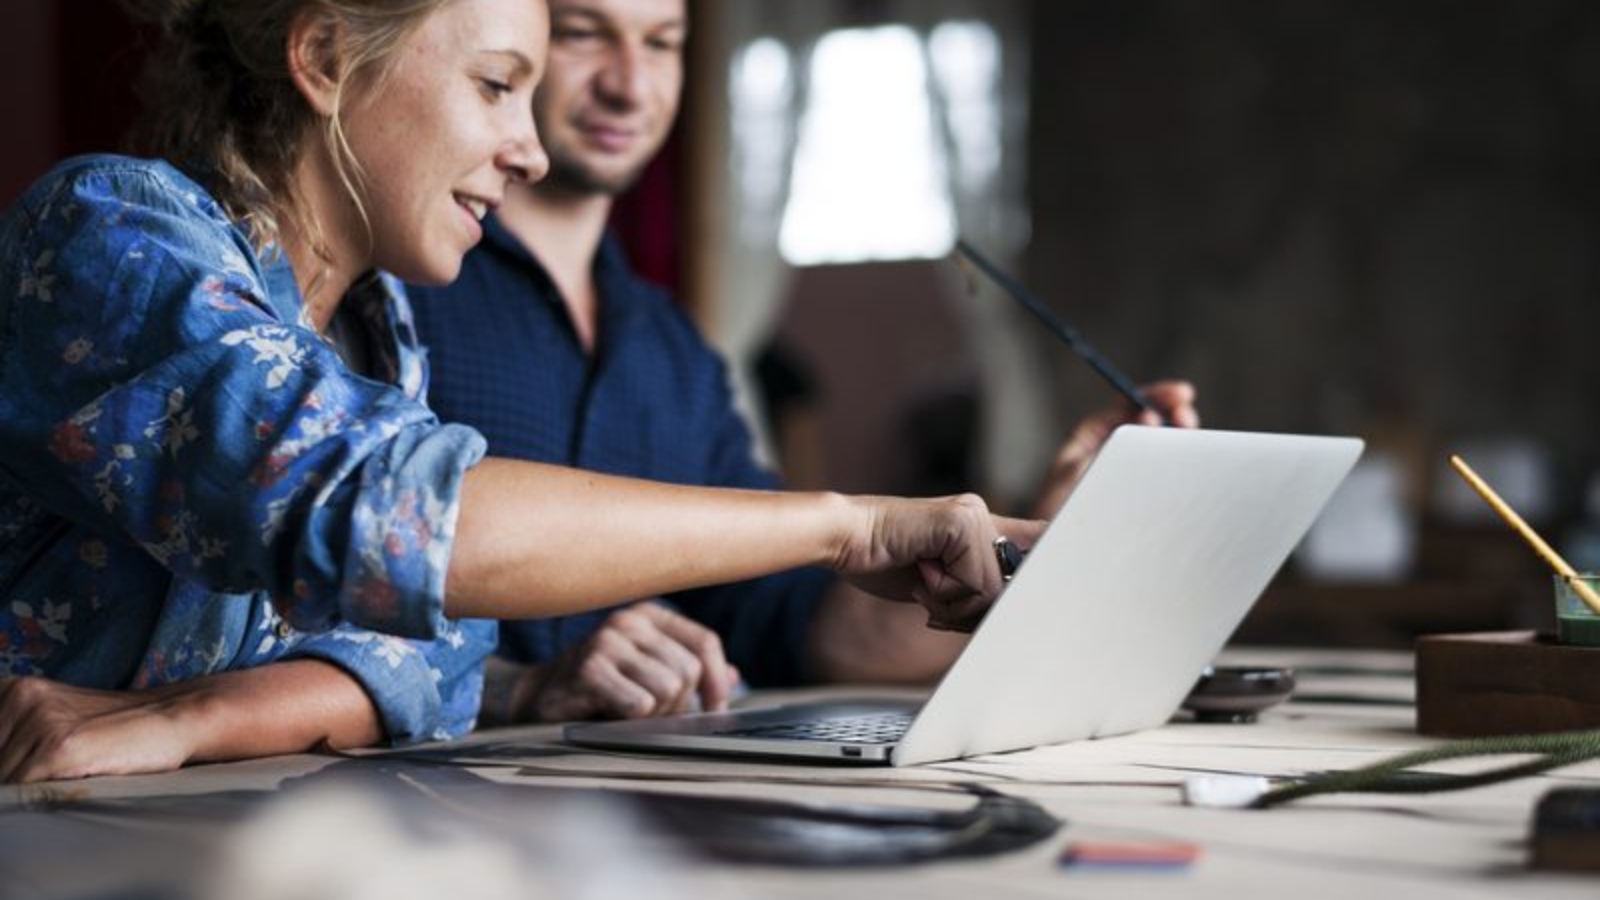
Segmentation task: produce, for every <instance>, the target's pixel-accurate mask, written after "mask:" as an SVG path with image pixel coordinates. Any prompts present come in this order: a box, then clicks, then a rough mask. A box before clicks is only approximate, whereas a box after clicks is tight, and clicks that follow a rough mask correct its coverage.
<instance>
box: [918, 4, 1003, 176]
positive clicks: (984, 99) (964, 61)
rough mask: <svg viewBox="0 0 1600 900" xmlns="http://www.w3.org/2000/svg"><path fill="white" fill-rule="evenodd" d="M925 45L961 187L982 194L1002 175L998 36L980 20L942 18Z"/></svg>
mask: <svg viewBox="0 0 1600 900" xmlns="http://www.w3.org/2000/svg"><path fill="white" fill-rule="evenodd" d="M928 50H929V57H930V58H931V59H932V60H933V76H934V78H935V79H936V80H937V81H938V84H939V90H940V92H941V93H942V94H943V95H944V98H945V100H944V102H945V116H946V118H947V119H948V120H949V122H950V137H951V141H952V142H953V143H954V144H955V151H956V153H955V155H956V166H955V171H956V176H957V178H958V179H959V180H960V184H961V190H962V191H964V192H966V193H969V194H972V195H980V196H981V195H983V194H985V193H987V192H988V191H989V190H990V187H991V185H992V184H993V183H994V181H995V179H997V178H998V177H999V175H1000V131H1001V123H1000V36H999V35H997V34H995V32H994V29H993V28H990V27H989V26H988V25H986V24H984V23H982V22H946V23H945V24H943V25H940V26H939V27H937V28H935V29H934V30H933V34H932V35H930V36H929V38H928Z"/></svg>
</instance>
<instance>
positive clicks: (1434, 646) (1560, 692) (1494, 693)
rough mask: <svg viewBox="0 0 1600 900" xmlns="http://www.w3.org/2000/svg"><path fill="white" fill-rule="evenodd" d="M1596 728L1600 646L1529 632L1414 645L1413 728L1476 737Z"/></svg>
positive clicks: (1441, 637) (1599, 715) (1465, 636)
mask: <svg viewBox="0 0 1600 900" xmlns="http://www.w3.org/2000/svg"><path fill="white" fill-rule="evenodd" d="M1588 728H1600V647H1576V646H1572V645H1568V644H1558V643H1556V642H1555V638H1554V637H1553V636H1551V635H1545V634H1537V633H1535V632H1532V631H1500V632H1484V633H1477V634H1445V635H1434V636H1430V637H1424V638H1420V639H1419V640H1418V641H1417V731H1419V732H1421V733H1422V734H1426V735H1432V736H1435V737H1483V736H1488V735H1497V734H1535V733H1543V732H1552V731H1577V730H1580V729H1588Z"/></svg>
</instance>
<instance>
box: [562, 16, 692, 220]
mask: <svg viewBox="0 0 1600 900" xmlns="http://www.w3.org/2000/svg"><path fill="white" fill-rule="evenodd" d="M684 4H685V0H551V2H550V59H549V66H548V68H547V69H546V71H545V78H544V82H543V83H542V84H541V85H540V87H539V90H538V93H537V94H536V95H535V97H534V103H533V108H534V118H535V119H536V120H537V121H538V123H539V130H540V133H541V135H542V137H543V139H544V145H545V149H546V150H547V151H548V152H549V154H550V175H549V177H548V178H547V179H546V181H545V184H546V185H548V186H550V187H551V188H554V189H558V190H566V191H573V192H578V193H602V194H607V195H615V194H618V193H621V192H622V191H624V190H626V189H627V188H628V187H629V186H630V185H632V184H633V182H634V180H635V179H637V178H638V177H639V173H640V172H642V171H643V170H644V167H645V166H646V165H647V164H648V163H649V162H650V160H651V158H653V157H654V156H655V154H656V151H658V150H659V149H661V144H662V142H663V141H665V140H666V138H667V133H668V132H669V131H671V129H672V121H673V118H674V117H675V116H676V115H677V112H678V96H679V93H680V91H681V89H682V87H683V42H684V38H685V37H686V36H687V33H688V22H687V20H686V17H685V6H684Z"/></svg>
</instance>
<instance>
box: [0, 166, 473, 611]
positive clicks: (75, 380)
mask: <svg viewBox="0 0 1600 900" xmlns="http://www.w3.org/2000/svg"><path fill="white" fill-rule="evenodd" d="M168 171H169V172H170V170H168ZM179 178H181V176H176V175H175V173H173V175H172V177H162V175H161V173H160V172H152V171H151V170H149V169H148V168H138V167H132V166H130V167H129V168H127V169H125V170H118V169H116V168H108V167H97V168H91V169H86V170H84V171H82V172H79V173H78V174H77V175H76V176H71V173H69V177H65V178H63V179H62V181H61V182H60V187H59V189H58V190H56V191H53V192H48V193H43V194H34V195H30V199H29V201H28V203H29V204H30V205H29V208H28V209H26V210H24V211H23V222H24V225H22V226H13V227H23V228H25V229H26V235H25V237H24V238H23V239H22V240H20V241H18V242H17V243H16V244H15V245H14V246H19V247H21V248H22V252H21V253H20V254H14V257H20V258H13V259H12V260H11V264H12V265H16V266H21V267H22V271H21V272H20V273H19V274H16V275H14V276H13V277H14V278H16V279H17V283H19V284H21V285H22V289H21V290H19V292H18V293H19V296H18V297H17V299H16V301H15V302H14V303H13V304H12V306H11V321H10V322H9V323H7V328H6V333H7V340H8V342H9V344H10V346H9V347H8V348H7V349H6V351H5V360H6V365H5V367H4V370H3V373H0V378H3V383H4V395H5V399H4V401H3V402H4V404H5V409H4V410H3V411H0V412H3V414H0V423H3V424H0V427H3V428H4V429H5V433H4V434H3V435H0V439H3V440H4V443H5V446H6V448H7V453H8V455H9V456H10V457H11V458H9V459H8V466H9V467H10V468H11V469H12V470H13V471H15V472H18V473H19V474H20V475H21V476H22V477H23V478H25V479H26V481H27V483H28V485H29V487H30V490H31V491H32V493H33V494H34V496H35V497H36V498H38V499H39V501H40V502H41V503H42V504H44V505H45V506H47V507H48V508H50V509H51V510H52V511H54V512H55V513H56V514H58V515H61V516H64V517H66V518H68V519H71V520H74V521H76V522H80V523H88V524H90V525H91V526H92V527H96V528H100V529H103V530H106V531H108V532H114V533H116V534H119V535H121V536H123V537H126V538H128V539H130V540H132V541H134V542H136V543H137V544H139V545H140V546H142V547H143V548H144V550H145V551H146V552H148V553H149V554H150V555H151V556H152V557H154V558H155V559H156V560H158V561H159V562H160V563H161V564H162V565H163V566H165V567H166V568H167V569H168V570H169V571H171V572H173V573H174V574H175V575H177V576H178V577H180V578H183V579H187V580H190V581H193V582H195V583H197V584H200V585H202V586H204V587H205V588H207V589H209V590H213V591H220V592H234V593H238V592H249V591H265V592H267V593H268V594H269V595H270V596H271V598H272V602H273V604H274V606H275V607H276V608H277V609H278V611H279V612H280V613H281V614H282V615H283V616H284V617H285V618H286V619H287V620H288V621H289V622H291V623H292V624H293V625H294V627H295V628H297V629H302V630H307V631H322V630H326V629H329V628H332V627H334V626H336V625H338V624H340V623H350V624H354V625H359V626H363V627H368V628H372V629H376V630H379V631H384V632H387V633H391V634H395V635H401V636H407V637H420V638H427V637H432V636H433V635H435V634H436V633H438V632H439V628H440V625H441V622H442V611H443V596H444V582H445V570H446V566H447V562H448V559H449V555H450V548H451V542H452V539H453V536H454V527H455V522H456V516H457V512H458V501H459V492H460V486H461V481H462V478H463V475H464V473H465V472H466V470H467V469H468V468H469V467H470V466H472V465H474V464H475V463H476V462H477V461H478V460H479V459H481V457H482V455H483V449H484V444H483V440H482V438H481V437H480V436H479V435H478V434H477V432H475V431H474V430H472V429H469V428H465V427H462V426H444V425H441V424H440V423H439V422H438V420H437V419H436V418H435V417H434V416H433V414H432V413H431V412H429V411H428V410H427V408H426V407H425V406H423V405H422V404H421V403H420V402H418V401H416V400H414V399H411V398H408V397H407V396H406V395H405V394H404V392H402V391H401V390H399V389H397V388H395V387H394V386H392V385H386V384H382V383H379V382H376V381H371V380H368V379H365V378H361V377H359V376H356V375H354V374H352V373H351V372H350V371H349V370H348V369H347V368H346V366H345V365H344V364H343V362H342V361H341V360H340V359H339V357H338V355H337V354H336V353H335V352H334V350H333V349H332V348H331V347H329V346H327V345H326V344H325V343H324V342H323V341H322V340H321V339H320V338H319V336H318V335H316V334H315V333H314V332H312V331H309V330H307V329H304V328H301V327H298V326H296V325H294V324H291V323H289V322H286V321H285V320H284V317H283V316H282V315H281V314H280V312H279V311H278V309H277V308H275V306H274V303H273V302H271V299H270V298H269V297H268V295H267V288H266V287H265V279H264V277H263V275H262V267H261V265H260V263H259V261H258V260H257V259H256V258H255V256H254V254H253V253H252V251H251V249H250V247H249V246H248V244H247V242H246V241H245V240H244V238H243V236H242V234H241V233H240V232H239V230H238V229H237V228H235V227H233V226H232V225H231V224H230V223H229V222H228V220H227V219H226V218H225V217H224V216H223V215H222V214H221V211H220V210H218V209H216V207H215V204H214V203H213V202H212V201H210V200H209V199H208V198H207V197H206V196H205V195H204V194H203V193H202V192H199V190H198V188H193V189H192V190H189V189H186V188H185V187H184V185H185V183H187V182H186V181H180V180H179ZM187 184H189V186H190V187H191V188H192V183H187Z"/></svg>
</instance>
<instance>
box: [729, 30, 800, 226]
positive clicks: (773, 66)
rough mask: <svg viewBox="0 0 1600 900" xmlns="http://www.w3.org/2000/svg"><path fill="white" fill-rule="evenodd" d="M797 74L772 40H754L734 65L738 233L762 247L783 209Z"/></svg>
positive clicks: (787, 53) (734, 135) (786, 56)
mask: <svg viewBox="0 0 1600 900" xmlns="http://www.w3.org/2000/svg"><path fill="white" fill-rule="evenodd" d="M793 75H794V73H793V67H792V65H791V63H790V61H789V51H788V49H787V48H786V47H784V45H783V44H782V43H781V42H779V41H776V40H773V39H772V38H762V39H760V40H756V41H752V42H751V43H750V44H749V45H748V46H747V47H745V48H744V49H743V50H742V51H740V53H739V54H738V56H737V57H735V59H734V63H733V73H732V77H731V79H730V85H731V94H732V96H731V97H730V100H731V101H732V104H733V146H734V177H735V178H736V179H737V184H738V190H739V195H740V198H741V203H740V207H741V210H742V212H743V215H742V216H741V220H742V221H741V227H740V233H741V234H742V235H744V236H745V238H746V239H748V240H752V241H755V242H758V243H770V241H771V240H772V237H773V235H774V232H775V231H776V224H775V223H776V219H777V216H778V212H779V210H780V208H781V207H782V204H783V191H784V186H785V185H784V181H785V176H786V175H787V173H788V162H789V148H790V146H791V145H792V143H793V140H794V139H793V126H792V125H791V124H790V115H791V112H792V109H793V104H794V77H793Z"/></svg>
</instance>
